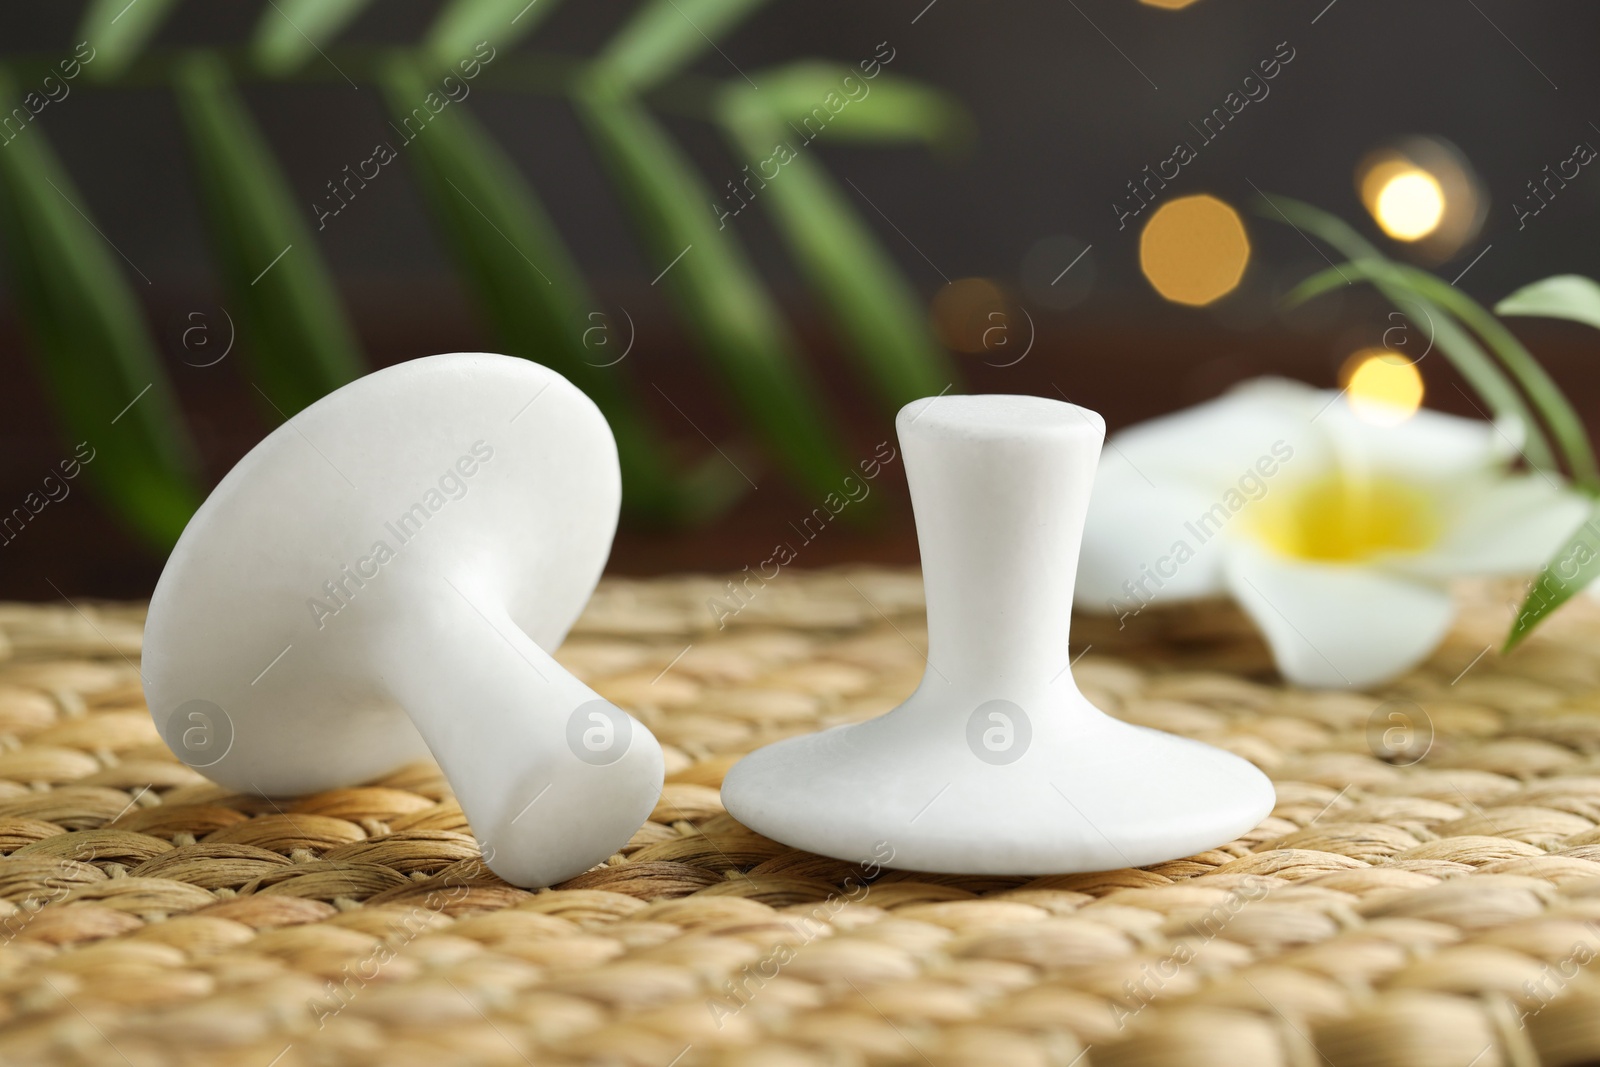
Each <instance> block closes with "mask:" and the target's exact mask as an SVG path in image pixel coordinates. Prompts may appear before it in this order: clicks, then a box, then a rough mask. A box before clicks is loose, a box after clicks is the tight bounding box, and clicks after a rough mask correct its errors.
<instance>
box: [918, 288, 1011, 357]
mask: <svg viewBox="0 0 1600 1067" xmlns="http://www.w3.org/2000/svg"><path fill="white" fill-rule="evenodd" d="M1011 303H1012V302H1011V300H1010V298H1009V297H1008V296H1007V295H1006V292H1005V290H1003V289H1001V288H1000V286H998V285H996V284H995V283H994V282H993V281H991V280H990V279H988V278H957V279H956V280H955V281H953V282H948V283H946V284H945V285H944V286H943V287H942V288H940V290H939V291H938V292H937V293H935V294H934V295H933V305H932V307H931V308H930V314H931V316H932V319H933V328H934V331H935V332H936V333H937V334H938V335H939V340H941V341H943V342H944V344H945V346H946V347H947V348H951V349H954V350H955V351H957V352H965V353H967V354H969V355H978V354H980V353H983V352H987V351H990V350H991V349H992V348H994V347H995V346H996V345H997V344H1004V343H1005V342H1006V340H1007V338H1006V334H1007V332H1008V330H1009V329H1010V326H1011V325H1012V316H1011Z"/></svg>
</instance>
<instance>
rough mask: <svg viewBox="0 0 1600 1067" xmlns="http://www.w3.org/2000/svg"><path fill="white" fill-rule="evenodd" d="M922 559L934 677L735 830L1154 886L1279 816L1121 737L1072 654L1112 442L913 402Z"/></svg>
mask: <svg viewBox="0 0 1600 1067" xmlns="http://www.w3.org/2000/svg"><path fill="white" fill-rule="evenodd" d="M896 426H897V429H898V432H899V435H900V442H901V446H902V450H903V453H904V455H905V465H906V477H907V479H908V481H909V482H910V487H911V498H912V503H913V506H914V508H915V511H916V520H917V537H918V541H919V543H920V546H921V550H922V568H923V581H924V584H925V586H926V592H927V608H928V666H927V670H926V672H925V673H924V675H923V679H922V683H921V685H919V686H918V687H917V691H916V692H915V693H913V694H912V696H911V698H910V699H909V700H907V701H906V702H905V703H904V704H902V705H900V706H899V707H897V708H895V709H894V710H893V711H890V712H888V713H887V714H885V715H882V716H879V717H878V718H876V719H872V720H870V721H868V722H864V723H859V724H855V725H847V726H838V727H834V728H833V729H830V730H825V731H823V732H822V733H818V734H812V735H809V736H805V737H797V738H791V739H789V740H786V741H780V742H778V743H777V744H774V745H769V746H767V747H766V748H763V749H760V750H758V751H756V752H754V753H752V754H751V755H749V756H747V757H745V758H744V759H743V760H741V761H740V762H739V763H737V764H735V765H734V767H733V768H732V770H730V771H729V772H728V775H727V778H726V780H725V781H724V783H723V786H722V798H723V802H724V803H725V804H726V805H727V808H728V811H729V813H731V814H732V815H733V816H734V817H735V818H736V819H738V820H739V821H740V822H742V823H744V824H745V825H746V826H749V827H750V828H752V829H754V830H756V831H758V832H759V833H762V834H765V835H766V836H768V837H770V838H773V839H775V840H777V841H781V842H783V843H784V844H787V845H791V846H793V847H795V848H801V849H806V850H808V851H811V852H817V853H821V854H823V855H826V856H833V857H836V858H838V859H842V860H847V861H851V862H856V863H863V864H872V865H880V866H889V867H897V868H901V869H908V870H926V871H943V872H951V873H961V874H1014V875H1030V874H1059V873H1068V872H1074V871H1093V870H1107V869H1114V868H1121V867H1133V866H1141V865H1144V864H1150V863H1157V862H1160V861H1162V860H1169V859H1174V858H1177V857H1181V856H1188V855H1192V854H1194V853H1196V852H1201V851H1204V850H1206V849H1208V848H1212V847H1215V846H1217V845H1220V844H1223V843H1225V842H1227V841H1230V840H1232V839H1233V838H1235V837H1237V836H1238V835H1240V834H1242V833H1244V832H1245V831H1247V830H1250V829H1251V828H1252V827H1254V826H1256V825H1257V824H1258V823H1259V822H1260V821H1261V820H1262V819H1263V818H1264V817H1265V816H1266V815H1267V813H1268V812H1270V811H1271V810H1272V807H1273V803H1274V794H1273V789H1272V783H1271V782H1270V781H1268V780H1267V777H1266V776H1265V775H1264V774H1262V773H1261V772H1260V771H1259V770H1257V769H1256V768H1255V767H1254V766H1252V765H1251V764H1250V763H1248V762H1246V761H1245V760H1243V759H1240V758H1239V757H1238V756H1234V755H1231V754H1229V753H1227V752H1223V751H1221V750H1220V749H1216V748H1212V747H1211V746H1209V745H1205V744H1202V743H1200V742H1198V741H1193V740H1189V739H1187V738H1182V737H1176V736H1173V735H1172V734H1167V733H1162V732H1160V731H1157V730H1152V729H1149V728H1147V727H1143V726H1135V725H1132V724H1129V723H1125V722H1122V721H1120V720H1118V719H1114V718H1112V717H1111V716H1109V715H1106V714H1105V713H1104V712H1102V711H1100V710H1099V709H1098V708H1096V707H1094V705H1092V704H1090V703H1089V701H1088V700H1087V699H1086V698H1085V697H1084V696H1083V694H1081V693H1080V692H1079V691H1078V688H1077V686H1076V684H1075V683H1074V682H1073V678H1072V671H1071V668H1070V665H1069V659H1068V652H1067V628H1068V622H1069V616H1070V612H1071V607H1072V587H1073V579H1074V575H1075V573H1076V571H1077V566H1078V545H1079V541H1080V539H1081V537H1082V535H1083V524H1084V515H1085V512H1086V511H1087V508H1088V504H1089V493H1090V489H1091V487H1092V486H1093V483H1094V474H1095V466H1096V463H1097V461H1098V459H1099V455H1100V446H1101V443H1102V442H1103V441H1104V439H1105V423H1104V421H1103V420H1102V419H1101V418H1100V416H1099V415H1097V414H1096V413H1094V412H1092V411H1088V410H1085V409H1084V408H1080V407H1076V406H1074V405H1072V404H1065V403H1061V402H1059V401H1055V400H1047V399H1042V398H1039V397H1029V396H944V397H934V398H931V399H924V400H918V401H915V402H913V403H911V404H909V405H907V406H906V407H905V408H903V409H902V410H901V412H900V415H899V418H898V419H897V421H896Z"/></svg>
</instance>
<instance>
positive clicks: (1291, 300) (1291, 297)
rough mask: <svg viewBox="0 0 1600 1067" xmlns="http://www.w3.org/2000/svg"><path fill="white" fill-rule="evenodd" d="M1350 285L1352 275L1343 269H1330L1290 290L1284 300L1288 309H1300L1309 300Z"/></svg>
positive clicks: (1335, 267)
mask: <svg viewBox="0 0 1600 1067" xmlns="http://www.w3.org/2000/svg"><path fill="white" fill-rule="evenodd" d="M1349 284H1350V275H1349V273H1347V272H1346V271H1345V269H1344V268H1343V267H1337V266H1334V267H1329V268H1327V269H1326V270H1319V271H1317V273H1315V274H1313V275H1312V276H1311V277H1309V278H1307V279H1306V280H1305V281H1303V282H1301V283H1300V284H1299V285H1297V286H1295V287H1294V288H1293V289H1290V290H1289V292H1288V295H1286V296H1285V297H1284V298H1283V302H1284V305H1285V306H1287V307H1299V306H1300V305H1301V304H1304V303H1305V302H1306V301H1308V300H1315V299H1316V298H1317V297H1319V296H1321V295H1323V294H1324V293H1331V292H1333V291H1334V290H1335V289H1339V288H1343V287H1344V286H1347V285H1349Z"/></svg>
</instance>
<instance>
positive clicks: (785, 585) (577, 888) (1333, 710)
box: [0, 569, 1600, 1067]
mask: <svg viewBox="0 0 1600 1067" xmlns="http://www.w3.org/2000/svg"><path fill="white" fill-rule="evenodd" d="M1509 595H1510V590H1507V589H1505V588H1498V587H1487V586H1485V587H1474V588H1471V589H1466V590H1463V592H1462V596H1463V599H1464V601H1465V602H1466V609H1465V611H1464V614H1463V616H1462V619H1461V621H1460V623H1459V624H1458V625H1457V627H1456V629H1455V631H1454V633H1453V634H1452V636H1451V638H1450V640H1449V641H1448V642H1447V644H1446V645H1445V646H1444V647H1443V648H1442V649H1441V650H1440V651H1439V652H1438V653H1437V655H1436V656H1435V657H1434V658H1433V659H1432V660H1431V661H1430V662H1429V663H1428V664H1427V665H1426V666H1425V667H1424V668H1422V669H1420V670H1418V671H1416V672H1414V673H1413V674H1411V675H1409V676H1408V677H1406V678H1404V679H1402V680H1401V681H1400V682H1398V683H1396V684H1395V685H1394V686H1393V687H1391V688H1390V689H1389V690H1387V691H1385V692H1382V693H1378V694H1372V695H1366V694H1360V693H1310V692H1302V691H1296V690H1293V689H1288V688H1285V687H1284V686H1283V685H1281V684H1280V683H1278V682H1277V681H1276V680H1275V678H1274V677H1273V675H1272V673H1271V670H1270V665H1269V662H1268V660H1267V658H1266V655H1265V651H1264V649H1263V648H1262V646H1261V645H1260V643H1259V642H1258V641H1257V640H1256V639H1255V638H1254V637H1253V636H1252V635H1251V633H1250V630H1249V628H1248V627H1247V626H1245V625H1244V624H1243V623H1242V621H1241V620H1240V618H1239V617H1238V616H1237V615H1236V614H1234V613H1232V611H1231V610H1230V609H1225V608H1222V607H1220V606H1217V607H1205V608H1195V609H1190V610H1187V611H1184V612H1163V613H1160V614H1157V613H1156V612H1154V611H1151V612H1147V613H1145V614H1144V615H1142V616H1140V617H1139V618H1138V619H1136V620H1132V621H1131V623H1130V625H1129V626H1128V627H1127V628H1126V629H1125V630H1123V631H1121V632H1119V631H1117V629H1116V628H1115V625H1114V624H1107V623H1106V622H1104V621H1097V620H1092V619H1083V620H1079V623H1078V625H1077V629H1076V631H1075V634H1074V648H1073V653H1074V654H1078V652H1079V651H1080V650H1081V646H1080V645H1079V644H1078V642H1083V643H1085V644H1087V645H1089V646H1091V647H1090V648H1089V649H1088V650H1087V653H1086V654H1085V655H1083V657H1082V658H1081V659H1080V660H1079V662H1078V663H1077V666H1076V667H1075V668H1074V670H1075V673H1076V675H1077V677H1078V680H1079V682H1080V685H1081V687H1082V688H1083V689H1084V690H1085V692H1086V693H1087V694H1088V695H1089V696H1090V697H1091V698H1093V699H1094V700H1095V701H1096V702H1097V703H1098V704H1099V705H1100V706H1101V707H1103V708H1106V709H1107V710H1109V711H1112V712H1113V713H1115V714H1117V715H1120V716H1122V717H1124V718H1126V719H1129V720H1132V721H1135V722H1140V723H1145V724H1148V725H1151V726H1157V727H1160V728H1162V729H1166V730H1172V731H1175V732H1178V733H1182V734H1187V735H1190V736H1193V737H1197V738H1201V739H1204V740H1206V741H1209V742H1211V743H1213V744H1217V745H1221V746H1223V747H1225V748H1228V749H1231V750H1232V751H1234V752H1237V753H1239V754H1241V755H1243V756H1246V757H1248V758H1249V759H1251V760H1254V761H1255V762H1256V763H1258V764H1259V765H1260V766H1262V767H1263V768H1265V769H1266V770H1267V771H1268V772H1269V773H1270V774H1271V775H1272V776H1273V778H1274V779H1275V780H1276V782H1277V788H1278V801H1279V803H1278V807H1277V810H1276V812H1275V813H1274V814H1273V815H1272V817H1270V818H1269V819H1268V820H1267V821H1266V822H1265V823H1264V824H1263V825H1261V826H1260V827H1259V828H1257V829H1256V830H1254V831H1252V832H1251V833H1250V834H1248V835H1247V836H1246V837H1244V838H1241V839H1240V840H1238V841H1235V842H1232V843H1231V844H1228V845H1225V846H1223V847H1221V848H1218V849H1215V850H1213V851H1210V852H1207V853H1205V854H1203V855H1199V856H1193V857H1190V858H1188V859H1183V860H1177V861H1173V862H1170V863H1162V864H1158V865H1155V866H1153V867H1149V868H1144V869H1140V870H1121V871H1110V872H1107V873H1104V874H1089V875H1075V876H1067V877H1050V878H1033V879H1025V878H969V877H948V876H942V875H937V874H914V873H905V872H887V873H885V874H884V875H883V876H882V877H881V878H878V879H877V880H875V881H872V882H870V883H869V884H864V883H861V882H857V881H847V879H849V878H850V875H851V873H852V871H851V868H849V867H848V866H847V865H846V864H843V863H838V862H835V861H832V860H827V859H822V858H819V857H816V856H812V855H808V854H804V853H797V852H794V851H793V850H790V849H788V848H784V847H782V846H780V845H778V844H775V843H773V842H771V841H768V840H766V839H765V838H762V837H760V836H758V835H756V834H753V833H751V832H750V831H748V830H746V829H744V828H743V827H741V826H739V825H738V824H737V823H735V822H734V821H733V820H732V819H731V818H730V817H729V816H728V815H727V814H726V813H725V812H723V810H722V807H721V805H720V803H719V801H718V793H717V786H718V783H719V781H720V780H721V778H722V775H723V774H724V773H725V771H726V770H727V768H728V767H729V765H730V764H731V763H732V762H733V761H734V760H735V759H736V758H737V757H738V756H739V755H740V754H741V753H743V752H746V751H748V750H749V749H751V748H753V747H755V746H757V745H761V744H764V743H766V742H768V741H772V740H774V739H777V738H780V737H783V736H787V735H790V734H794V733H797V732H801V731H809V730H815V729H818V728H819V727H822V726H826V725H829V724H833V723H838V722H846V721H851V720H856V719H861V718H864V717H867V716H871V715H874V714H877V713H879V712H881V711H883V710H885V709H887V708H889V707H891V706H892V705H894V704H895V703H896V702H897V701H898V700H900V699H901V698H902V697H904V696H905V695H906V694H908V693H909V692H910V691H911V689H912V688H913V687H914V686H915V684H916V682H917V680H918V678H919V676H920V674H921V671H922V669H923V666H924V663H923V653H922V651H921V649H922V647H923V642H924V640H925V636H926V635H925V630H924V629H923V626H922V614H921V587H920V582H919V580H918V578H917V576H916V575H915V574H914V573H910V572H904V571H885V570H875V569H852V570H848V571H832V572H820V573H812V574H802V573H790V574H786V575H784V576H782V577H781V578H780V579H779V580H776V581H774V582H772V583H771V584H769V585H768V586H767V587H766V588H764V589H761V590H759V591H758V592H757V593H756V594H755V595H754V597H753V598H752V599H751V600H750V601H749V603H748V604H747V605H746V606H745V607H744V608H743V609H742V610H740V611H739V612H738V613H737V614H736V615H734V616H733V617H731V618H729V619H728V620H727V621H728V626H727V627H726V628H725V629H721V630H719V629H717V627H716V626H715V623H714V620H713V616H712V613H711V612H710V611H709V610H708V609H707V605H706V601H707V598H708V597H722V598H723V599H724V601H725V602H727V600H726V589H725V588H724V586H723V583H722V582H720V581H717V580H713V579H708V578H675V579H669V580H660V581H647V582H624V581H609V582H607V583H606V584H604V585H603V586H602V588H601V590H600V592H599V594H597V596H596V598H595V600H594V602H593V604H592V605H591V607H590V609H589V611H588V612H587V614H586V615H585V616H584V619H583V621H582V622H581V623H580V624H579V626H578V628H577V629H576V630H575V631H574V633H573V636H572V637H571V638H570V639H569V641H568V642H567V644H566V646H565V647H564V648H563V649H562V650H561V659H562V660H563V661H564V662H566V663H567V664H568V665H569V666H570V667H571V668H572V669H573V670H574V671H576V672H577V673H579V674H580V675H582V676H583V677H585V678H586V679H587V680H588V681H589V682H590V683H591V684H593V685H594V686H595V688H596V689H598V690H599V691H600V692H601V693H602V694H604V695H605V696H607V697H609V698H610V699H612V700H614V701H616V702H618V703H620V704H622V705H623V706H626V707H628V708H630V709H632V710H634V711H636V712H637V713H638V714H639V716H640V717H641V718H642V719H643V720H644V721H645V722H646V723H648V724H649V726H650V727H651V729H653V730H654V731H655V732H656V735H657V736H658V737H659V738H660V739H661V740H662V742H663V746H664V748H665V749H666V751H667V770H668V784H667V786H666V790H665V793H664V795H663V796H662V798H661V801H660V803H659V805H658V806H657V807H656V809H655V812H654V814H653V815H652V817H651V821H650V822H649V823H647V824H646V825H645V826H644V827H643V828H642V829H641V830H640V831H639V832H638V834H637V835H636V836H635V837H634V838H633V840H632V842H631V843H630V844H629V846H628V847H627V848H626V849H624V850H623V852H622V853H621V854H619V855H617V856H614V857H612V859H611V860H610V861H609V862H608V863H607V864H605V865H604V866H602V867H599V868H596V869H594V870H592V871H590V872H588V873H586V874H584V875H582V876H580V877H578V878H575V879H573V880H572V881H571V882H568V883H567V884H565V885H563V886H561V887H559V888H557V889H554V890H545V891H542V892H528V891H525V890H521V889H516V888H513V887H511V886H508V885H506V884H504V883H503V882H500V881H499V880H498V879H496V878H495V877H493V876H492V875H491V874H489V873H487V871H486V870H485V869H484V868H483V867H482V866H481V864H480V863H479V862H478V860H477V850H476V848H475V846H474V842H473V838H472V836H471V835H470V834H469V833H468V831H467V827H466V825H465V824H464V822H463V819H462V817H461V812H460V809H459V808H458V807H457V806H456V804H455V803H454V802H453V801H452V799H451V797H450V795H449V792H448V789H447V787H446V785H445V782H444V781H443V779H442V778H441V777H440V775H439V773H438V772H437V770H436V769H435V768H433V767H431V766H417V767H411V768H407V769H405V770H402V771H398V772H396V773H395V774H393V775H391V776H389V777H388V778H385V779H384V780H382V781H378V782H373V783H370V784H368V785H366V786H364V787H362V788H355V789H344V790H338V791H335V792H330V793H325V794H321V795H318V796H310V797H303V798H299V799H295V800H287V799H284V800H278V801H272V800H265V799H261V798H252V797H244V796H238V795H234V794H230V793H228V792H226V791H224V790H222V789H220V788H218V787H216V786H214V785H212V784H210V783H209V782H208V781H206V780H205V779H204V778H202V777H201V776H200V775H199V774H197V773H196V772H194V771H192V770H190V769H189V768H187V767H185V766H183V765H182V764H179V763H177V762H176V761H175V760H174V759H173V757H172V756H171V754H170V753H168V751H167V750H166V748H165V747H164V746H163V745H162V743H161V741H160V739H159V738H158V737H157V735H156V732H155V730H154V728H153V727H152V725H151V722H150V718H149V716H148V715H147V713H146V711H145V708H144V704H143V700H142V697H141V695H140V688H139V678H138V674H137V670H136V663H137V657H138V654H139V638H140V621H141V609H140V608H138V607H133V606H125V605H107V604H96V605H90V604H86V603H79V604H77V605H76V606H75V607H74V606H64V605H63V606H50V607H37V606H20V605H14V606H0V632H3V637H0V855H3V858H0V1063H5V1064H20V1063H35V1062H43V1063H67V1064H77V1063H84V1064H112V1063H124V1062H126V1063H128V1064H130V1065H136V1067H143V1065H145V1064H155V1063H184V1064H187V1063H205V1064H212V1063H217V1064H228V1065H242V1067H298V1065H303V1064H375V1065H376V1064H382V1065H385V1067H404V1065H409V1064H420V1065H427V1067H435V1065H437V1064H443V1063H457V1062H460V1063H486V1064H520V1063H524V1062H528V1063H539V1064H545V1063H616V1064H624V1065H629V1067H632V1065H637V1067H690V1065H691V1064H700V1063H712V1064H723V1063H727V1064H734V1063H737V1064H753V1065H755V1064H759V1065H763V1067H765V1065H773V1067H786V1065H790V1064H794V1065H802V1064H845V1065H848V1064H890V1063H895V1064H898V1063H906V1064H929V1065H939V1067H944V1065H946V1064H1007V1065H1010V1064H1019V1065H1029V1064H1058V1065H1062V1067H1066V1065H1072V1064H1080V1065H1088V1064H1091V1063H1092V1064H1098V1065H1133V1064H1141V1065H1152V1067H1154V1065H1162V1067H1164V1065H1169V1064H1170V1065H1174V1067H1176V1065H1186V1067H1187V1065H1196V1064H1199V1065H1206V1064H1219V1065H1226V1067H1255V1065H1273V1064H1285V1065H1294V1064H1304V1065H1315V1064H1321V1063H1328V1064H1331V1065H1334V1067H1345V1065H1366V1064H1371V1065H1387V1064H1397V1065H1398V1064H1408V1065H1409V1064H1418V1065H1438V1067H1492V1065H1497V1064H1513V1065H1522V1064H1575V1063H1585V1062H1597V1061H1600V966H1596V967H1589V966H1587V965H1588V964H1589V963H1590V961H1591V960H1593V959H1594V958H1595V957H1596V955H1597V954H1600V827H1597V823H1600V756H1597V755H1596V753H1597V751H1600V605H1596V604H1595V603H1594V602H1592V601H1589V600H1588V599H1587V598H1580V601H1581V602H1579V603H1575V604H1574V605H1573V606H1572V608H1571V609H1570V610H1569V611H1567V612H1565V613H1564V614H1562V615H1561V616H1560V617H1558V618H1557V619H1556V620H1554V621H1553V622H1552V623H1551V624H1550V625H1549V626H1548V627H1547V628H1546V629H1545V630H1544V631H1543V632H1542V633H1541V634H1540V635H1538V636H1537V637H1536V638H1535V639H1534V640H1533V641H1531V642H1530V643H1529V644H1528V645H1527V646H1526V647H1525V648H1523V649H1521V650H1519V651H1518V652H1517V653H1516V654H1515V655H1513V656H1511V657H1509V658H1502V657H1501V656H1500V655H1499V653H1498V652H1497V651H1494V650H1488V651H1486V649H1488V648H1489V646H1490V644H1491V643H1492V642H1497V641H1498V638H1499V636H1500V635H1501V634H1502V633H1503V631H1504V627H1505V624H1506V621H1507V618H1508V614H1509V609H1508V607H1507V603H1506V598H1507V596H1509ZM1397 714H1398V715H1399V716H1400V717H1399V718H1396V717H1395V716H1396V715H1397ZM1430 739H1431V747H1430V745H1429V741H1430ZM1424 749H1426V755H1425V756H1424V755H1423V750H1424ZM1418 757H1422V758H1420V759H1419V758H1418Z"/></svg>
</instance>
